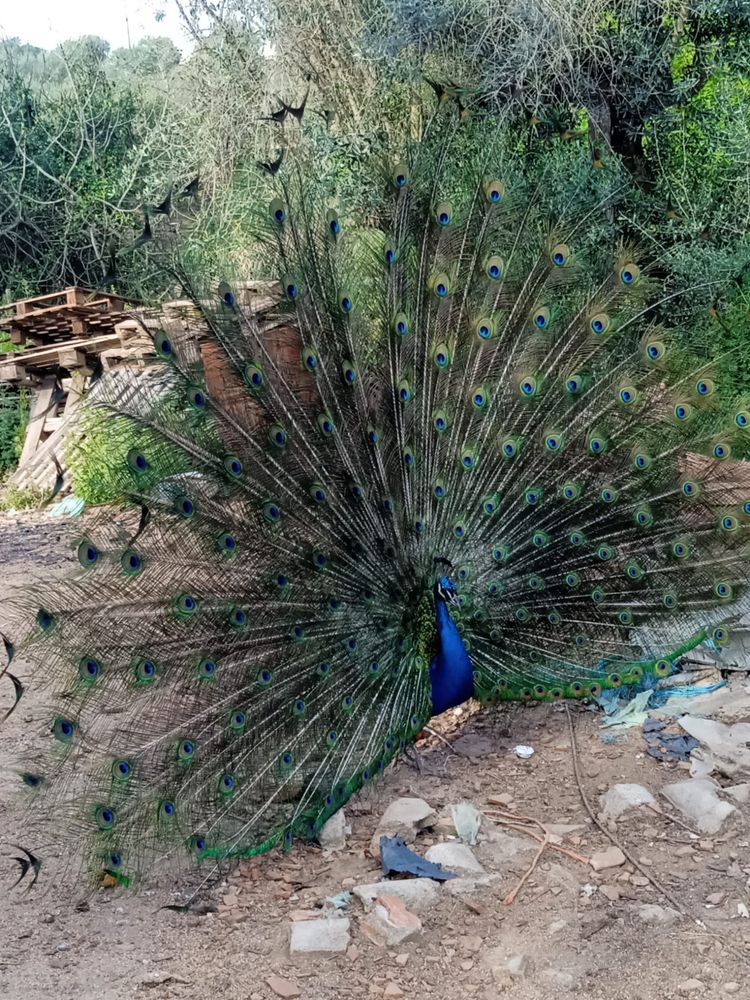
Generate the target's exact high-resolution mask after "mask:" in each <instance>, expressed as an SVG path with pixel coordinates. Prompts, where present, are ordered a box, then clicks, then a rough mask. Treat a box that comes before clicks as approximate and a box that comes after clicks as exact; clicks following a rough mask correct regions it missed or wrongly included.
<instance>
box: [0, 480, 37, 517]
mask: <svg viewBox="0 0 750 1000" xmlns="http://www.w3.org/2000/svg"><path fill="white" fill-rule="evenodd" d="M48 496H49V493H48V492H46V491H45V490H41V489H39V487H38V486H27V487H24V488H23V489H22V488H21V487H19V486H13V485H10V486H3V485H2V484H1V483H0V511H6V510H35V509H36V508H37V507H41V506H42V504H43V503H44V502H45V500H47V498H48Z"/></svg>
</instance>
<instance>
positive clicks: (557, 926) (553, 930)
mask: <svg viewBox="0 0 750 1000" xmlns="http://www.w3.org/2000/svg"><path fill="white" fill-rule="evenodd" d="M567 926H568V923H567V921H566V920H553V922H552V923H551V924H550V925H549V927H548V928H547V930H548V931H549V933H550V934H553V935H554V934H562V932H563V931H564V930H565V929H566V928H567Z"/></svg>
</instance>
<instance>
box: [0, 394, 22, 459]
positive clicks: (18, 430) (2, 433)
mask: <svg viewBox="0 0 750 1000" xmlns="http://www.w3.org/2000/svg"><path fill="white" fill-rule="evenodd" d="M28 414H29V406H28V395H27V393H26V392H25V391H24V390H21V391H18V390H14V389H10V388H8V387H7V386H3V385H0V475H2V474H3V473H4V472H6V471H7V470H8V469H13V468H15V466H16V463H17V461H18V456H19V455H20V453H21V447H22V445H23V435H24V431H25V429H26V422H27V420H28Z"/></svg>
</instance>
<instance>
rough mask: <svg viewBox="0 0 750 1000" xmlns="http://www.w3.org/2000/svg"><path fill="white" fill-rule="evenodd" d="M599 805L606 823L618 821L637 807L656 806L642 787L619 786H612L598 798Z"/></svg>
mask: <svg viewBox="0 0 750 1000" xmlns="http://www.w3.org/2000/svg"><path fill="white" fill-rule="evenodd" d="M599 804H600V806H601V811H602V813H603V816H604V819H605V821H606V820H612V819H619V818H620V817H621V816H624V815H625V813H627V812H631V811H632V810H633V809H637V808H639V806H656V805H657V802H656V799H655V798H654V796H653V795H652V794H651V792H650V791H649V790H648V788H644V786H643V785H635V784H621V785H612V787H611V788H610V789H609V790H608V791H607V793H606V794H605V795H602V796H601V797H600V799H599Z"/></svg>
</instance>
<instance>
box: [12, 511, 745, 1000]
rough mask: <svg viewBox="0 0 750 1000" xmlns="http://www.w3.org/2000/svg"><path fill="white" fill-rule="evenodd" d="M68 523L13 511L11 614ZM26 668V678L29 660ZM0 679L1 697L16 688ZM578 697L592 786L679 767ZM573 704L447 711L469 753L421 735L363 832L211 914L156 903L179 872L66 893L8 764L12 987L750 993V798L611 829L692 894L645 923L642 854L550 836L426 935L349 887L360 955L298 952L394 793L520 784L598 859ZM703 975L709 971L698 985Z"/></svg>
mask: <svg viewBox="0 0 750 1000" xmlns="http://www.w3.org/2000/svg"><path fill="white" fill-rule="evenodd" d="M71 530H73V531H74V530H75V528H73V529H71V526H70V525H66V524H60V523H58V522H56V521H54V520H53V519H51V518H49V517H47V516H43V515H28V516H27V515H24V516H17V517H0V566H2V570H1V572H0V627H2V606H3V600H4V598H5V597H7V595H8V594H10V593H11V592H12V591H13V589H14V588H16V587H18V586H20V585H21V584H22V583H24V582H26V581H27V579H28V577H29V574H30V572H33V571H35V570H38V569H39V568H41V567H44V568H45V570H46V572H60V571H61V570H62V569H63V568H64V566H65V564H66V563H68V562H69V561H70V559H71V556H70V550H69V548H68V547H67V536H68V535H69V534H70V532H71ZM18 672H19V673H20V674H21V676H22V677H23V664H22V663H21V664H20V665H19V667H18ZM23 679H24V680H28V678H25V677H24V678H23ZM0 683H2V686H1V687H0V715H2V714H3V713H4V710H5V708H6V707H7V706H9V705H10V704H11V701H12V687H11V685H10V684H8V683H7V682H0ZM41 707H42V706H41V702H40V701H39V700H38V698H37V696H35V692H34V689H33V686H32V687H30V690H29V693H28V696H27V697H25V698H24V699H23V701H22V703H21V706H20V707H19V709H18V711H17V712H15V713H14V714H13V715H12V716H11V718H10V719H9V720H8V722H7V723H6V724H5V725H4V726H3V727H2V728H0V763H7V762H9V761H10V760H11V758H12V756H13V754H15V752H16V751H17V750H18V749H19V748H23V747H24V746H25V745H27V740H28V739H29V730H30V729H31V727H30V726H29V723H30V722H31V721H33V718H34V714H35V713H40V711H41ZM571 711H572V714H573V718H574V720H575V727H576V734H577V745H578V758H579V761H580V768H581V778H582V784H583V786H584V789H585V791H586V793H587V795H588V796H589V798H590V800H591V801H592V802H593V803H594V807H595V808H598V796H599V794H600V793H601V792H602V791H604V790H606V789H607V788H608V787H609V786H610V785H612V784H613V783H615V782H638V783H640V784H643V785H646V786H647V787H649V788H650V789H651V790H652V791H653V792H654V793H655V794H656V793H657V792H658V790H659V788H660V787H662V786H663V785H665V784H667V783H669V782H671V781H675V780H679V779H680V778H681V777H685V776H686V775H685V774H684V771H683V770H682V767H681V765H674V764H670V765H665V764H661V763H658V762H657V761H655V760H654V759H652V758H650V757H648V756H646V755H645V753H644V743H643V740H642V736H641V733H640V731H639V730H632V729H631V730H628V731H627V733H626V734H624V735H623V737H622V739H621V741H620V742H617V743H614V744H605V743H604V742H603V741H602V739H601V729H600V719H599V718H598V716H597V714H596V713H595V712H593V711H590V710H588V709H586V708H583V707H580V706H572V707H571ZM567 718H568V717H567V714H566V711H565V709H564V708H562V707H561V706H553V705H546V704H544V705H533V706H518V707H510V708H500V709H497V710H491V711H482V712H472V711H471V710H469V711H467V712H464V713H463V714H462V715H461V716H456V715H454V714H451V715H450V716H449V717H448V718H443V719H441V720H440V726H441V730H442V731H443V732H444V734H445V736H446V737H447V740H448V741H449V742H450V743H455V742H456V741H457V740H461V742H458V743H457V750H459V751H461V749H462V747H464V748H466V746H467V744H466V741H465V739H462V738H464V737H466V736H474V737H481V738H482V739H481V740H479V742H478V743H477V740H476V739H475V740H473V741H469V746H468V749H469V751H470V752H471V755H470V756H469V755H466V753H464V752H459V753H456V752H454V751H452V750H451V749H450V748H449V747H448V746H446V745H445V743H444V742H442V741H440V740H436V739H434V738H431V739H429V740H427V741H424V743H423V745H422V746H421V747H420V753H421V762H422V773H419V772H418V770H417V769H416V768H415V767H414V766H412V765H411V764H409V763H408V762H406V761H402V762H400V763H399V764H398V765H397V766H395V767H394V768H393V769H392V770H391V771H390V772H389V773H388V774H387V775H386V776H385V777H384V778H383V780H382V781H381V782H380V783H379V784H378V785H377V786H376V787H375V788H374V789H372V790H371V791H370V792H369V793H368V794H366V795H364V794H363V795H360V796H358V797H357V798H356V799H355V800H353V801H352V802H351V803H350V804H349V805H348V806H347V817H348V820H349V822H350V823H351V827H352V832H351V835H350V836H349V837H348V839H347V846H346V848H345V849H344V850H343V851H340V852H336V853H333V854H326V853H324V852H322V851H321V850H320V849H319V848H316V847H314V846H307V847H305V846H295V847H294V848H293V850H292V851H291V852H290V853H289V854H287V855H282V854H276V853H274V854H270V855H267V856H264V857H262V858H259V859H257V860H255V861H254V862H253V863H249V862H246V863H243V865H242V866H240V867H239V868H238V869H234V870H232V871H229V872H227V873H225V874H224V876H223V877H222V876H220V877H218V878H217V879H215V880H214V881H213V882H212V883H211V884H209V885H208V886H207V887H206V891H205V893H204V895H203V896H202V903H203V904H205V903H209V904H211V905H213V904H215V910H214V912H204V913H202V914H201V913H199V912H197V911H194V912H191V913H188V914H186V915H184V914H179V913H175V912H172V911H169V910H160V909H159V907H160V906H162V905H163V904H165V903H173V902H175V901H179V899H180V896H179V890H180V889H181V887H182V886H181V884H180V882H179V880H176V879H175V878H174V876H170V875H164V874H162V875H159V874H158V873H157V875H156V877H155V880H154V882H153V883H152V884H151V885H149V886H148V887H147V888H146V889H145V891H143V890H142V891H141V893H140V894H138V895H135V894H133V893H129V892H126V891H124V890H122V889H119V888H118V889H103V888H102V889H98V890H96V891H95V892H93V894H90V893H88V892H86V891H85V890H84V887H83V885H82V886H81V890H80V893H79V894H78V895H76V896H74V897H73V898H71V897H70V895H69V894H64V893H62V892H61V891H60V890H59V888H58V886H57V885H56V880H55V873H56V872H58V871H60V870H61V869H60V866H61V865H63V864H64V863H65V862H64V858H61V857H60V856H59V855H60V847H59V845H58V843H57V840H56V833H55V831H54V830H53V829H48V828H45V827H44V825H43V824H41V825H32V826H30V825H29V823H28V821H27V820H26V818H25V817H24V814H23V812H22V809H21V806H20V803H19V801H18V799H17V798H16V796H15V793H14V791H13V789H14V787H15V786H14V782H15V781H17V779H14V776H13V775H12V774H10V773H8V771H7V768H6V767H3V770H2V775H1V776H0V815H1V816H2V820H1V825H0V855H2V857H0V886H1V887H2V888H1V889H0V893H1V894H2V896H1V898H2V905H1V906H0V997H4V998H7V1000H16V998H18V1000H20V998H22V997H24V998H26V997H28V998H31V1000H47V998H50V1000H51V998H53V997H54V998H55V1000H66V998H75V1000H124V998H130V997H136V998H139V997H154V998H158V1000H162V998H164V1000H166V998H175V1000H193V998H198V997H201V998H203V997H211V998H212V1000H272V998H274V997H276V996H277V995H278V994H277V993H274V992H273V991H272V989H271V987H270V986H269V985H268V982H267V980H268V979H269V978H270V977H272V976H277V977H280V978H281V979H282V980H284V981H285V983H286V984H287V990H288V995H290V996H300V997H301V998H303V1000H318V998H320V1000H323V998H332V1000H333V998H349V997H351V998H360V997H373V998H378V997H385V998H390V997H393V998H396V997H399V996H402V995H403V996H405V997H420V998H427V997H430V998H432V997H434V998H436V1000H437V998H445V1000H449V998H450V1000H463V998H477V1000H496V998H505V997H506V996H508V997H512V998H513V1000H547V998H550V1000H551V998H558V997H559V996H560V995H561V994H564V993H566V992H571V994H572V993H573V992H575V993H576V994H577V995H578V996H579V997H581V998H584V1000H626V998H627V1000H630V998H634V997H637V998H638V1000H672V998H677V997H681V996H695V997H703V998H710V1000H713V998H717V1000H723V998H726V997H731V996H737V997H740V1000H742V998H750V985H748V984H749V983H750V975H749V974H748V973H749V972H750V920H748V919H744V918H743V917H742V916H741V915H740V911H741V909H742V906H741V904H743V903H744V904H745V905H746V906H747V905H750V888H749V886H750V847H749V845H748V826H747V823H748V819H749V818H750V807H749V806H743V807H742V809H744V810H745V811H744V815H743V814H742V813H739V814H738V817H737V821H736V822H733V823H732V824H731V825H730V826H729V827H728V828H727V830H726V832H723V833H722V834H721V835H720V836H716V837H714V838H712V839H708V838H704V839H701V840H700V841H699V840H698V839H697V838H692V837H691V836H690V833H689V832H688V831H686V830H685V829H684V828H683V827H682V826H681V825H679V824H677V823H675V822H673V821H671V820H669V819H667V818H665V817H663V816H657V815H655V814H653V813H648V812H638V813H637V814H636V815H635V816H633V817H632V818H630V819H627V820H625V821H623V822H622V823H620V824H618V828H617V834H616V835H617V837H618V838H619V840H620V841H621V843H622V844H623V845H624V847H625V848H626V849H627V851H628V852H629V853H630V854H631V855H632V856H633V857H634V858H635V859H637V860H639V862H640V864H641V865H642V867H643V869H644V870H645V871H647V872H649V873H653V875H655V876H656V878H657V879H658V880H659V881H660V882H661V883H662V884H663V885H664V886H665V887H666V888H667V889H668V891H669V892H670V894H671V895H672V896H673V897H674V899H676V900H677V901H678V902H679V904H680V907H681V908H682V909H683V910H684V913H685V916H682V917H680V919H679V920H678V921H676V922H675V923H674V924H672V925H671V926H650V925H647V924H645V923H644V922H643V921H642V920H641V919H640V917H639V916H638V907H639V906H640V905H641V904H643V903H649V902H650V903H658V904H660V905H663V906H669V903H668V902H667V900H665V899H664V898H663V897H662V896H661V895H660V894H659V892H657V891H656V890H655V889H654V887H653V886H652V885H651V884H650V883H649V882H648V881H647V879H646V878H645V877H644V876H643V875H642V874H641V873H640V872H639V871H638V870H636V869H634V868H633V866H631V865H630V864H626V865H624V866H621V867H618V868H613V869H609V870H606V871H603V872H601V873H595V872H594V871H593V870H592V868H591V867H590V866H589V865H586V864H583V863H581V862H579V861H575V860H573V859H571V858H569V857H567V856H565V855H563V854H561V853H559V852H556V851H554V850H549V849H547V850H545V852H544V854H543V855H542V857H541V859H540V862H539V864H538V865H537V867H536V869H535V870H534V871H533V873H532V874H531V876H530V877H529V878H528V880H527V881H526V883H525V885H524V887H523V889H522V890H521V892H520V893H519V895H518V897H517V899H516V901H515V902H514V903H513V904H512V905H505V904H504V902H503V900H504V898H505V897H506V896H507V894H508V893H509V891H510V890H511V889H512V888H513V887H514V886H515V885H516V883H517V882H518V880H519V878H520V877H521V876H522V875H523V873H524V872H525V871H526V869H527V868H528V866H529V863H530V860H531V859H533V856H534V850H533V849H532V850H531V851H530V853H528V852H526V853H524V854H523V855H518V856H516V857H513V858H511V859H510V860H508V859H507V858H506V857H504V856H502V853H501V852H500V853H499V852H497V851H494V850H493V845H492V844H491V843H488V842H485V843H484V844H483V845H480V847H478V848H477V849H476V851H477V856H478V857H479V858H480V860H481V861H482V863H483V864H484V866H485V868H486V869H487V871H488V872H491V873H496V874H498V875H499V879H498V880H497V882H496V883H495V884H492V885H490V886H485V887H480V888H479V889H478V890H477V892H476V894H475V895H474V896H473V897H472V898H471V900H470V905H467V903H466V902H465V901H464V900H462V899H459V898H456V897H454V896H452V895H450V894H449V893H447V892H444V891H443V892H442V894H441V897H440V899H441V902H440V903H439V905H436V906H434V907H433V908H431V909H430V910H429V911H428V912H426V913H423V914H421V918H422V922H423V930H422V933H421V935H420V936H419V937H417V938H415V939H412V940H409V941H407V942H404V943H403V944H401V945H399V946H397V947H396V948H392V949H387V948H386V949H383V948H379V947H377V946H376V945H374V944H372V943H370V942H369V941H368V940H367V939H365V937H364V936H363V935H362V933H361V930H360V927H359V922H360V919H361V915H362V910H361V906H360V904H359V902H358V901H357V900H353V901H352V902H351V904H350V906H349V915H350V917H351V921H352V943H351V945H350V947H349V949H348V951H347V953H346V954H341V955H336V956H332V957H326V956H322V955H316V956H312V957H297V956H290V954H289V925H290V920H291V918H292V915H293V913H294V911H296V910H301V909H302V910H310V909H315V908H316V907H318V906H320V905H321V904H322V903H323V902H324V900H325V899H326V897H328V896H331V895H333V894H335V893H337V892H339V891H340V890H341V888H342V883H343V884H344V886H345V887H348V886H351V885H352V884H353V880H355V881H356V882H357V883H359V882H371V881H377V879H378V877H379V872H378V864H377V862H376V861H375V860H374V859H373V858H372V857H371V856H370V855H369V853H368V846H369V842H370V838H371V837H372V834H373V832H374V829H375V827H376V825H377V821H378V819H379V817H380V816H381V814H382V813H383V811H384V810H385V807H386V806H387V805H388V803H389V802H391V801H392V800H393V799H394V798H396V797H398V796H400V795H410V796H418V797H421V798H424V799H426V800H427V802H429V803H430V804H431V805H432V806H433V807H434V808H435V809H436V810H438V811H440V810H441V809H444V808H445V807H447V806H449V805H450V804H451V803H455V802H460V801H463V800H468V801H471V802H473V803H474V805H475V806H476V807H477V808H478V809H480V810H483V809H485V808H487V807H488V799H489V798H490V797H493V796H498V795H501V794H503V793H509V794H510V795H511V796H512V801H513V803H514V808H515V809H516V810H517V811H518V812H519V813H523V814H525V815H526V816H532V817H535V818H536V819H539V820H541V821H542V822H544V823H564V824H574V825H580V829H579V830H577V831H571V832H570V833H569V834H568V835H567V836H566V838H565V840H564V846H565V847H567V848H569V849H570V850H571V851H573V852H575V853H578V854H580V855H582V856H586V857H588V856H590V855H591V854H593V853H594V852H595V851H598V850H603V849H604V848H606V847H607V846H609V841H608V839H607V837H606V836H605V835H604V834H603V833H601V832H600V831H599V830H597V829H596V827H595V826H594V825H593V824H592V823H591V821H590V819H589V817H588V816H587V814H586V811H585V809H584V807H583V804H582V801H581V794H580V791H579V788H578V785H577V782H576V780H575V776H574V771H573V763H572V754H571V745H570V739H569V732H568V721H567ZM472 743H473V745H472ZM518 743H525V744H530V745H531V746H533V747H534V748H535V751H536V752H535V754H534V756H533V757H532V758H531V759H530V760H525V761H524V760H520V759H518V758H517V757H516V756H515V755H514V754H513V753H512V752H511V748H512V747H513V746H514V745H515V744H518ZM441 831H443V825H442V824H441V826H440V827H439V828H438V829H436V830H433V831H426V832H424V833H422V834H420V835H419V837H418V839H417V842H416V845H415V846H416V849H417V850H418V851H420V853H423V852H424V849H425V848H426V847H427V846H428V845H429V844H430V843H432V842H434V841H436V840H437V839H439V838H440V837H442V836H443V835H444V832H441ZM518 836H522V837H524V836H526V835H525V834H518ZM530 843H531V842H530ZM14 844H23V845H24V846H27V847H29V848H30V849H34V850H37V851H38V853H39V854H40V856H42V857H43V859H44V862H45V864H44V867H43V869H42V874H41V877H40V879H39V882H38V883H37V885H36V886H35V887H34V888H33V889H31V890H27V889H26V888H25V885H24V884H22V885H21V886H19V887H18V888H15V889H12V890H10V889H9V887H10V885H11V884H12V882H13V881H14V880H15V878H16V876H17V874H18V866H17V864H16V863H15V862H14V861H13V860H12V856H13V855H14V854H17V853H18V852H17V851H16V850H15V849H14V848H13V846H12V845H14ZM602 889H604V891H602ZM714 894H719V895H714ZM708 897H711V899H712V900H713V903H708V902H707V900H708ZM738 904H740V909H739V910H738ZM202 908H203V909H204V910H205V909H207V908H209V907H206V906H205V905H203V906H202ZM199 909H200V907H199ZM697 920H700V921H701V923H697V922H696V921H697ZM514 955H515V956H519V955H524V956H526V957H527V962H526V971H525V974H524V975H523V976H519V977H516V978H513V977H511V976H509V975H508V974H507V972H506V971H505V966H504V961H505V958H506V957H510V956H514ZM690 980H698V981H699V982H700V984H701V985H698V986H696V985H695V984H693V986H692V987H690V985H689V983H688V981H690ZM276 986H277V989H282V987H280V986H279V984H278V983H276ZM690 989H692V990H693V992H690Z"/></svg>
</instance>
